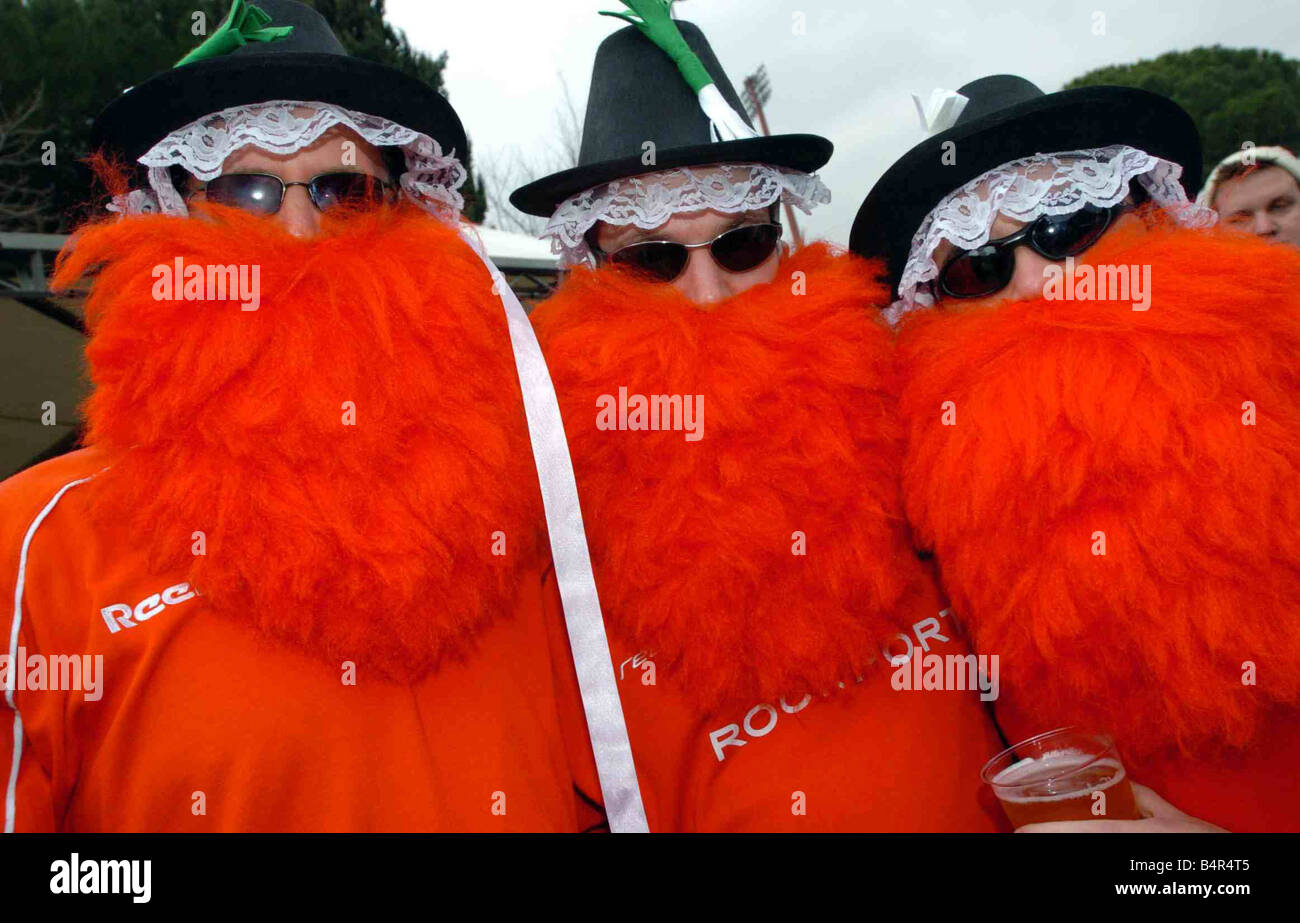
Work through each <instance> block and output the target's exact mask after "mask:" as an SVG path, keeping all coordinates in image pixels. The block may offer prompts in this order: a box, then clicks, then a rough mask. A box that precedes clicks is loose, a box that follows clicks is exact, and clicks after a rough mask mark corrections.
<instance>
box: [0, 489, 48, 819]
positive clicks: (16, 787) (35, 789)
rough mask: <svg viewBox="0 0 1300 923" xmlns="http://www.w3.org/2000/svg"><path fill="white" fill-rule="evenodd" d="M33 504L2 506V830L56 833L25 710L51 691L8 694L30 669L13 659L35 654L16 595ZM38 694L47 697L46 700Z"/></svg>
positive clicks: (0, 495) (4, 495)
mask: <svg viewBox="0 0 1300 923" xmlns="http://www.w3.org/2000/svg"><path fill="white" fill-rule="evenodd" d="M12 496H13V491H12V490H5V491H0V499H10V498H11V497H12ZM28 505H29V504H27V503H19V504H12V503H11V504H7V505H3V506H0V509H2V510H3V513H4V518H5V524H4V526H3V528H0V600H3V603H0V613H3V615H2V616H0V630H3V635H0V637H2V638H3V641H2V642H0V657H3V663H4V669H0V703H2V704H0V786H2V788H0V792H2V793H3V794H2V797H3V799H4V800H3V815H4V818H3V825H4V826H3V827H0V829H3V830H4V831H5V832H7V833H8V832H14V833H50V832H53V831H54V830H55V824H54V800H53V797H52V786H51V783H50V775H49V773H48V772H47V771H46V769H45V767H44V766H43V765H42V764H41V762H40V760H38V759H37V753H36V748H35V747H34V746H33V745H32V740H31V738H30V736H29V733H30V730H29V725H30V719H29V722H28V723H27V724H24V722H23V711H22V709H24V708H30V709H36V708H39V707H41V706H43V705H48V700H49V698H50V694H49V693H38V694H36V695H35V696H34V695H33V694H31V693H24V692H23V691H21V690H19V689H17V688H15V689H14V690H13V691H12V692H10V691H7V685H9V684H12V685H14V686H15V687H16V686H17V673H16V671H17V670H21V669H25V665H24V664H20V663H15V662H14V658H15V657H17V656H19V653H20V652H21V651H29V652H33V653H34V652H36V650H37V646H36V643H35V641H34V639H33V638H32V634H31V626H30V624H29V619H30V613H29V612H27V611H25V610H26V607H27V606H28V604H29V603H28V598H29V595H30V594H28V593H26V592H24V593H23V596H22V599H21V601H20V602H21V605H22V606H23V611H22V618H21V620H20V619H19V612H18V611H16V610H15V602H14V597H15V591H16V589H17V581H18V567H19V560H20V557H21V554H22V536H23V535H25V531H26V528H27V527H28V525H29V521H30V520H31V518H32V517H31V516H30V515H28V513H29V510H27V509H26V507H27V506H28ZM15 621H17V622H18V633H17V636H16V642H17V643H13V644H11V639H13V638H15V636H14V634H13V629H14V623H15ZM37 696H44V697H45V700H46V701H44V702H42V701H39V700H38V698H37Z"/></svg>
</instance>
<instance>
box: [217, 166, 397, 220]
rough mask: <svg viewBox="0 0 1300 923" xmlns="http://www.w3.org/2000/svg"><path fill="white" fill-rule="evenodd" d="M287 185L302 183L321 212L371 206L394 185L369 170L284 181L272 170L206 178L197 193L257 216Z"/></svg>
mask: <svg viewBox="0 0 1300 923" xmlns="http://www.w3.org/2000/svg"><path fill="white" fill-rule="evenodd" d="M290 186H304V187H306V189H307V195H308V196H309V197H310V198H311V203H312V204H313V205H315V206H316V207H317V208H318V209H320V210H321V211H329V210H330V209H331V208H335V207H337V206H340V205H342V206H346V207H351V208H370V207H374V206H377V205H382V204H384V203H385V202H387V201H389V199H390V198H391V196H392V192H393V190H394V189H395V188H396V184H394V183H390V182H386V181H385V180H382V179H380V178H379V177H377V176H373V175H371V174H369V173H356V172H346V171H335V172H333V173H320V174H318V175H316V176H313V177H312V178H311V179H309V180H307V181H306V182H305V183H304V182H289V183H287V182H285V181H284V180H282V179H281V178H280V177H278V176H276V175H275V174H274V173H223V174H222V175H221V176H218V177H216V178H214V179H211V180H208V182H207V183H205V184H204V185H203V186H201V187H199V189H198V190H196V193H197V192H202V193H203V194H204V196H205V198H207V200H208V201H209V202H216V203H217V204H218V205H228V206H231V207H234V208H241V209H243V210H244V211H248V212H253V213H254V214H258V215H274V214H275V213H276V212H278V211H279V210H280V206H281V205H282V204H283V203H284V194H285V192H287V191H288V189H289V187H290Z"/></svg>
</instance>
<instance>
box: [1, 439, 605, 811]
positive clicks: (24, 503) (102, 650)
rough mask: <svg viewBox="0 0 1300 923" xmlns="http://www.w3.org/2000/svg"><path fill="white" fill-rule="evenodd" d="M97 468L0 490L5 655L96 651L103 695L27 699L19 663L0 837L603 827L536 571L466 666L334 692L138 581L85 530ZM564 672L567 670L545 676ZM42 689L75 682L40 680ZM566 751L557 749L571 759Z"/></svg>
mask: <svg viewBox="0 0 1300 923" xmlns="http://www.w3.org/2000/svg"><path fill="white" fill-rule="evenodd" d="M106 461H107V459H105V457H104V456H103V454H102V453H101V452H99V451H96V450H83V451H79V452H75V453H73V454H71V455H67V456H63V457H60V458H57V459H54V460H52V461H48V462H45V463H43V464H41V465H38V466H36V467H34V468H31V469H28V470H27V471H24V472H22V473H21V474H19V475H17V476H15V477H13V478H10V479H9V480H7V481H5V482H4V483H3V484H0V598H3V599H5V600H6V601H7V604H6V613H5V618H4V619H3V624H4V626H5V629H6V630H5V638H6V639H7V641H8V642H9V643H8V644H6V648H7V651H8V654H9V655H10V656H13V655H15V654H17V653H18V652H21V653H22V654H23V657H24V662H25V663H27V664H33V663H41V662H43V663H46V664H50V663H54V664H56V669H57V668H58V666H57V665H58V664H59V661H56V660H53V658H56V657H69V656H75V657H77V658H79V659H80V658H84V657H89V658H92V659H91V661H90V663H91V664H92V665H93V664H94V663H95V660H97V659H98V658H102V668H100V669H98V670H95V669H94V668H93V666H92V672H93V676H94V677H95V684H96V685H97V686H98V689H97V690H87V689H85V688H83V689H81V690H66V689H65V690H60V691H53V690H51V689H49V688H46V689H34V688H30V687H31V686H32V685H35V684H36V683H32V682H29V681H28V680H29V679H32V678H33V676H34V675H33V674H31V672H30V671H28V675H25V676H24V678H23V680H22V683H21V684H18V683H16V684H15V685H22V686H27V687H28V688H16V689H15V690H14V691H13V694H12V701H11V702H10V705H11V708H12V709H13V710H12V711H11V710H10V709H8V708H7V709H5V712H4V715H5V718H6V720H5V722H4V725H5V726H4V728H3V730H0V760H2V761H3V766H4V767H5V769H6V775H5V778H6V780H7V788H6V793H5V794H6V800H5V823H6V829H11V830H14V831H20V832H21V831H51V830H53V831H131V832H138V831H165V832H184V831H579V830H583V829H587V828H589V827H592V826H593V825H596V824H599V823H600V817H599V815H598V813H597V812H595V811H594V810H593V809H592V808H591V807H589V806H588V805H589V803H590V802H589V800H587V799H584V798H583V797H582V796H580V795H579V794H578V793H577V792H576V791H575V788H574V783H573V780H574V776H575V773H574V771H573V770H572V769H571V767H570V754H569V753H566V749H565V747H564V746H563V744H562V742H561V741H562V734H561V725H562V723H566V722H567V723H569V724H574V723H578V722H581V720H582V719H581V708H580V704H579V702H578V701H577V699H576V692H574V691H573V690H572V687H571V685H569V684H568V682H559V683H557V682H556V680H555V677H554V675H553V671H554V667H553V660H552V657H551V656H550V652H549V650H548V632H547V628H546V622H547V620H553V621H554V622H556V623H559V622H561V616H560V614H559V611H558V605H559V604H558V598H557V597H555V596H554V595H547V594H546V593H544V591H543V579H542V576H541V575H538V578H537V579H536V580H533V581H529V582H527V583H526V585H525V587H524V589H523V591H522V592H521V594H520V597H519V599H518V603H517V606H516V608H515V610H514V612H513V613H512V614H511V615H510V616H509V617H508V618H503V619H500V620H498V621H496V622H494V623H493V624H492V625H491V626H490V627H488V628H487V629H486V630H485V633H484V634H483V636H482V638H481V645H480V647H479V648H478V653H477V654H476V655H474V656H471V657H469V658H468V659H466V660H464V661H463V662H450V663H447V664H445V665H443V666H442V667H441V668H439V669H438V670H437V671H435V672H434V673H432V674H431V675H429V676H427V677H425V678H424V679H422V680H420V681H418V682H415V683H413V684H410V685H407V684H402V683H396V682H392V681H388V680H384V679H380V678H377V677H374V676H369V677H366V676H364V675H363V676H360V677H358V681H357V682H356V683H355V685H348V684H345V683H344V682H343V679H342V674H341V671H340V669H339V667H338V666H336V665H332V664H330V663H328V662H326V661H325V660H324V659H321V658H317V657H314V656H310V655H308V654H306V653H304V652H302V651H300V650H298V649H295V648H293V647H290V646H286V645H283V644H281V643H279V642H276V641H272V640H270V639H268V638H266V637H264V636H262V635H260V634H258V633H257V632H255V631H254V630H253V629H252V628H251V627H249V626H247V625H245V624H242V623H240V622H237V621H233V620H230V619H227V618H221V617H218V616H216V615H215V614H214V613H213V612H211V611H210V610H209V608H208V606H207V604H206V603H205V601H204V599H203V597H202V596H198V595H195V594H194V592H193V591H192V589H191V588H190V587H189V586H188V584H187V583H186V582H185V578H184V576H183V575H181V574H178V573H169V572H160V571H153V570H151V569H150V568H149V566H148V565H147V562H146V560H145V557H144V555H143V554H142V552H141V551H140V550H138V546H137V545H136V542H135V537H133V536H132V535H130V534H127V533H125V532H118V531H95V530H92V529H90V528H88V526H87V524H86V523H87V515H86V514H87V507H88V504H90V503H91V502H92V500H93V495H94V493H95V475H96V473H97V472H99V471H100V470H101V469H102V468H103V467H104V465H105V464H106ZM429 605H430V608H431V609H432V608H434V607H436V606H437V600H430V601H429ZM128 613H129V614H128ZM110 622H112V623H113V624H114V625H116V627H112V626H111V625H110ZM561 630H562V629H561ZM558 637H560V638H562V635H561V636H558ZM561 655H562V656H563V652H561ZM33 656H35V657H36V658H37V660H36V661H33V660H32V658H33ZM9 662H11V663H12V662H13V661H9ZM64 663H67V661H64ZM82 663H83V664H84V663H85V661H84V660H82ZM64 672H65V673H66V675H67V676H68V677H69V678H70V677H71V676H72V674H71V672H70V671H69V670H67V669H65V670H64ZM571 674H572V668H571V666H569V665H568V664H561V669H560V676H561V677H562V678H563V677H565V676H571ZM90 678H91V673H87V674H86V675H85V676H83V677H82V678H81V683H80V685H81V686H82V687H85V686H88V685H91V683H90V681H89V680H90ZM56 684H62V685H65V686H66V685H70V684H71V682H70V680H69V679H61V680H58V681H56V682H51V677H50V676H47V678H46V680H45V681H44V685H46V686H47V687H48V686H50V685H56ZM571 693H572V695H573V696H575V697H574V698H570V697H569V696H570V694H571ZM581 744H582V741H581V740H579V742H578V745H577V746H575V747H571V748H570V750H571V752H572V754H573V758H574V759H576V760H582V759H584V757H583V755H582V746H581ZM585 759H586V760H588V761H589V760H590V756H589V755H588V756H586V757H585ZM579 770H580V772H579V774H581V775H584V776H585V777H588V778H590V777H591V776H592V772H591V770H590V769H589V768H584V767H579Z"/></svg>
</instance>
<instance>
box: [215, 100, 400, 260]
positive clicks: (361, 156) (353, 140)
mask: <svg viewBox="0 0 1300 923" xmlns="http://www.w3.org/2000/svg"><path fill="white" fill-rule="evenodd" d="M338 172H353V173H365V174H368V175H370V176H374V177H376V178H378V179H381V180H385V181H388V180H390V179H391V177H390V176H389V174H388V169H387V167H386V166H385V165H384V159H383V156H382V155H381V154H380V152H379V149H378V148H377V147H375V146H374V145H373V144H370V143H369V142H368V141H366V140H364V139H363V138H362V137H361V136H360V135H358V134H357V133H356V132H354V131H353V130H352V129H350V128H347V127H345V126H342V125H339V126H335V127H334V128H332V129H330V130H329V131H327V132H325V134H323V135H321V136H320V137H319V138H317V139H316V141H315V143H313V144H312V145H311V146H310V147H305V148H303V149H302V150H300V151H296V152H294V153H292V154H273V153H271V152H269V151H264V150H262V149H261V148H256V147H251V146H250V147H244V148H240V149H239V150H237V151H235V153H233V154H231V155H230V156H229V157H227V158H226V161H225V163H224V164H222V168H221V173H222V175H227V174H231V173H270V174H271V175H273V176H278V177H280V179H282V180H284V181H285V182H286V183H292V182H301V183H305V182H308V181H310V180H311V179H312V178H313V177H316V176H319V175H320V174H322V173H338ZM198 188H199V183H197V181H195V182H192V183H191V189H192V190H196V189H198ZM272 218H273V220H275V221H278V222H280V224H281V225H283V226H284V228H285V230H287V231H288V232H289V233H290V234H293V235H295V236H297V237H310V236H312V235H314V234H317V233H319V231H320V219H321V212H320V209H318V208H317V207H316V206H315V205H313V204H312V201H311V197H310V196H309V195H308V194H307V187H306V186H290V187H288V188H287V189H286V190H285V192H284V200H283V201H282V202H281V203H280V210H279V211H278V212H276V213H275V214H274V215H273V216H272Z"/></svg>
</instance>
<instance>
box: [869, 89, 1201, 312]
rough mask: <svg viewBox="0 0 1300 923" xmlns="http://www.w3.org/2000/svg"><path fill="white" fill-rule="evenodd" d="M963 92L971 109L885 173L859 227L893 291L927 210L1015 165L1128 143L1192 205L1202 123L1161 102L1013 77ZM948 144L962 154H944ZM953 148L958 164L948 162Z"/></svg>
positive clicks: (1152, 96)
mask: <svg viewBox="0 0 1300 923" xmlns="http://www.w3.org/2000/svg"><path fill="white" fill-rule="evenodd" d="M957 92H958V93H960V94H962V95H963V96H965V97H966V98H967V99H968V100H969V102H968V103H967V104H966V108H965V109H963V110H962V113H961V115H960V116H958V118H957V120H956V122H954V123H953V126H952V127H951V128H949V129H947V130H946V131H942V132H939V133H938V134H935V135H933V136H931V137H929V138H927V139H925V140H924V141H922V142H921V143H920V144H918V145H917V146H916V147H914V148H912V149H911V150H910V151H908V152H907V153H906V154H904V155H903V156H902V157H900V158H899V159H898V161H897V162H896V163H895V164H894V165H893V166H892V167H890V168H889V169H888V170H886V171H885V175H884V176H882V177H881V178H880V179H879V180H878V181H877V182H876V185H875V186H874V187H872V189H871V192H869V193H868V194H867V198H866V200H865V201H864V202H863V203H862V207H861V208H859V209H858V215H857V217H856V218H855V219H854V221H853V231H852V233H851V234H850V235H849V249H851V250H853V251H854V252H855V253H858V254H861V255H863V256H883V257H884V258H885V262H886V264H887V266H888V268H889V278H890V282H891V284H892V285H893V286H894V288H895V294H897V291H896V290H897V287H898V282H899V279H900V278H901V277H902V275H903V269H904V267H905V266H906V264H907V254H908V251H909V250H910V249H911V244H912V238H913V236H914V235H915V234H916V231H917V229H918V228H919V227H920V226H921V222H922V221H924V220H925V216H926V215H927V214H929V213H930V210H931V209H933V208H934V207H935V206H936V205H938V204H939V202H940V200H942V199H943V197H944V196H946V195H948V194H949V193H950V192H952V191H953V190H954V189H957V188H958V187H960V186H962V185H964V184H965V183H968V182H970V181H971V180H973V179H975V178H976V177H978V176H980V175H981V174H983V173H987V172H988V171H989V170H992V169H993V168H994V167H998V166H1001V165H1002V164H1004V163H1008V162H1010V161H1012V160H1018V159H1020V158H1022V157H1032V156H1034V155H1036V154H1054V153H1058V152H1060V151H1073V150H1082V149H1087V148H1097V147H1107V146H1109V145H1112V144H1127V145H1129V146H1130V147H1135V148H1138V149H1139V150H1143V151H1146V152H1147V153H1148V154H1152V155H1154V156H1156V157H1161V158H1164V159H1165V160H1169V161H1172V162H1173V163H1176V164H1180V165H1181V166H1182V168H1183V174H1182V177H1181V182H1182V185H1183V188H1184V189H1185V190H1187V192H1188V197H1189V198H1192V197H1194V196H1195V194H1196V190H1197V188H1199V186H1200V181H1201V141H1200V136H1199V135H1198V134H1197V132H1196V124H1195V123H1194V122H1193V121H1192V117H1191V116H1190V115H1188V114H1187V113H1186V112H1185V111H1183V109H1182V108H1181V107H1180V106H1179V105H1178V104H1177V103H1175V102H1174V101H1173V100H1171V99H1167V98H1166V97H1164V96H1160V95H1158V94H1156V93H1151V92H1148V91H1146V90H1139V89H1136V88H1134V87H1112V86H1097V87H1080V88H1079V89H1075V90H1063V91H1061V92H1059V93H1050V94H1048V93H1044V92H1043V91H1042V90H1040V89H1039V88H1038V87H1036V86H1034V85H1033V84H1032V83H1030V82H1029V81H1028V80H1026V79H1024V78H1023V77H1016V76H1012V75H1010V74H999V75H996V76H993V77H981V78H980V79H979V80H974V81H972V82H970V83H968V84H966V85H965V86H964V87H962V88H961V89H959V90H958V91H957ZM949 141H951V142H954V144H955V148H949V149H945V147H944V145H945V144H946V143H947V142H949ZM949 150H950V151H952V153H953V154H955V157H956V162H955V163H951V164H945V163H944V160H945V158H944V154H945V153H946V152H947V151H949ZM947 159H951V158H947Z"/></svg>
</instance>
